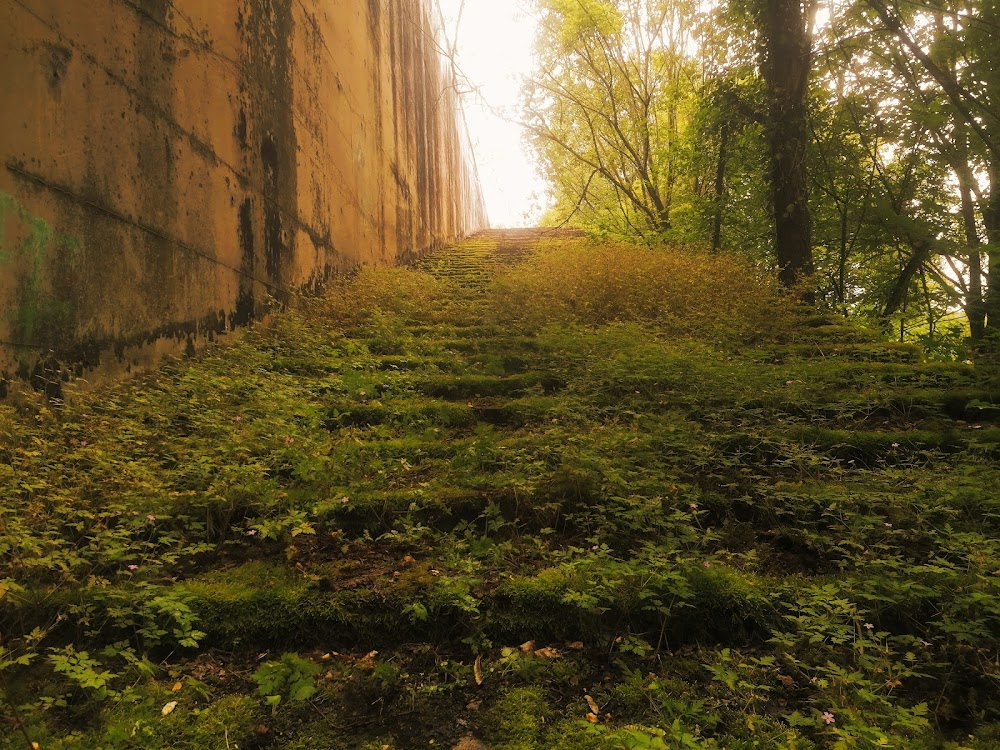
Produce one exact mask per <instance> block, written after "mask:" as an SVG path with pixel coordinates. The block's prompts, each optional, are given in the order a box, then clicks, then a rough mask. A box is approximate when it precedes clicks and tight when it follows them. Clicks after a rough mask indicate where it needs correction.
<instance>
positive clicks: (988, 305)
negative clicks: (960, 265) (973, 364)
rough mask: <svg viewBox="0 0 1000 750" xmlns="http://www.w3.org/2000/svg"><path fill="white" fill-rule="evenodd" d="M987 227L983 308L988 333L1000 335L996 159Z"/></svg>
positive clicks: (999, 169) (999, 215) (986, 212)
mask: <svg viewBox="0 0 1000 750" xmlns="http://www.w3.org/2000/svg"><path fill="white" fill-rule="evenodd" d="M983 223H984V224H985V225H986V239H987V241H988V242H989V250H988V252H987V253H986V257H987V259H988V263H989V266H988V268H987V271H986V281H987V287H986V296H985V299H984V300H983V307H984V308H985V312H986V333H998V334H1000V164H997V161H996V159H994V160H992V161H991V162H990V197H989V200H988V201H987V202H986V209H985V210H984V211H983Z"/></svg>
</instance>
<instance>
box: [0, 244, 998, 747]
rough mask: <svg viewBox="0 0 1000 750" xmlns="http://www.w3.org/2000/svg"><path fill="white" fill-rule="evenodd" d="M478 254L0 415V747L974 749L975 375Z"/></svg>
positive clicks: (373, 278) (384, 278) (810, 320)
mask: <svg viewBox="0 0 1000 750" xmlns="http://www.w3.org/2000/svg"><path fill="white" fill-rule="evenodd" d="M506 241H507V240H505V242H506ZM511 241H513V240H511ZM496 247H497V242H496V238H495V237H491V236H490V235H486V236H484V237H481V238H477V239H473V240H469V241H467V242H466V243H463V244H462V245H460V246H459V247H458V248H455V249H452V250H450V251H447V252H442V253H440V254H436V255H432V256H431V257H429V258H428V259H427V260H425V261H423V262H422V264H421V268H420V270H419V271H411V270H403V269H395V270H392V271H391V272H384V273H383V272H380V271H375V270H369V271H366V272H364V274H362V276H361V277H359V279H358V280H357V281H356V283H357V284H358V285H359V286H358V287H353V286H350V285H348V286H346V287H345V288H344V289H343V290H339V291H335V292H334V293H333V294H332V295H331V297H330V298H329V299H326V300H322V301H311V302H308V303H303V305H302V306H301V307H300V308H297V309H295V310H290V311H288V312H287V313H284V314H282V315H279V316H276V319H275V320H274V321H273V323H272V324H271V325H270V326H268V327H262V328H260V329H258V330H256V331H252V332H249V333H248V334H247V335H245V336H243V337H242V338H241V339H240V340H239V341H237V342H235V343H232V344H230V345H229V346H226V347H220V348H218V349H215V350H213V351H211V352H209V353H208V354H206V355H205V356H203V357H201V358H199V359H196V360H193V361H190V362H185V363H168V364H167V365H166V366H165V367H164V368H163V370H161V371H160V372H159V373H156V374H155V375H149V376H145V377H140V378H137V379H135V380H133V381H131V382H129V383H123V384H119V385H117V386H112V387H107V388H105V389H102V390H100V391H98V392H96V393H93V394H88V395H75V396H74V397H73V398H71V399H69V400H68V402H67V404H66V405H63V406H60V407H58V408H56V407H54V406H51V405H46V404H44V403H43V402H41V401H39V402H36V403H33V404H30V405H29V406H28V407H27V408H24V409H23V410H22V411H15V410H13V409H11V408H7V407H0V489H2V493H3V497H4V501H3V503H2V504H0V603H2V606H0V628H2V630H3V633H4V642H3V644H2V648H3V651H2V652H0V703H3V705H4V709H3V712H4V713H8V714H10V715H11V716H15V715H17V716H20V717H21V718H20V719H18V720H16V722H15V723H12V724H11V726H12V727H13V728H14V729H15V730H16V735H15V736H13V738H10V737H8V736H7V735H6V734H5V735H2V736H0V749H2V750H9V749H10V748H14V747H18V748H20V750H23V749H24V747H26V746H27V744H28V742H29V741H30V742H38V743H39V744H40V745H41V746H42V747H46V748H50V747H55V748H63V747H65V748H69V747H80V748H84V749H85V750H97V748H118V747H121V748H125V747H138V748H161V747H162V748H166V747H178V748H186V747H192V748H193V747H225V744H226V740H227V737H228V739H229V742H230V744H236V743H239V744H240V745H241V746H254V745H255V743H256V744H258V745H260V746H263V745H266V744H273V745H274V746H291V747H316V746H322V747H331V748H340V747H344V748H349V747H373V748H381V747H382V746H384V745H389V746H390V747H399V748H408V747H416V746H421V747H425V746H428V744H429V743H430V741H431V740H433V741H434V742H435V743H437V744H440V745H448V746H451V745H453V744H454V743H455V742H457V741H458V739H459V738H460V737H461V736H462V735H464V734H465V733H467V732H471V733H473V734H475V735H476V736H477V737H479V738H480V739H482V741H484V742H485V743H487V744H488V745H489V746H491V747H499V748H504V747H509V748H518V749H519V750H520V749H521V748H564V749H565V750H570V748H573V749H575V750H578V749H579V748H590V749H593V750H598V749H601V750H604V749H605V748H606V749H608V750H611V749H614V750H621V748H630V747H635V748H657V747H669V748H673V747H709V748H710V747H718V748H734V749H735V748H739V749H741V750H742V749H743V748H750V747H755V746H757V747H781V748H789V749H790V748H799V749H801V748H820V747H838V746H842V747H878V746H880V744H881V746H895V747H906V748H916V749H917V750H924V749H925V748H926V749H927V750H929V749H930V748H938V747H948V746H949V745H948V744H947V743H949V742H951V743H953V745H954V746H955V747H970V748H977V750H978V748H979V747H982V748H986V747H990V746H991V744H990V743H991V742H993V740H992V739H990V738H991V734H990V732H993V733H994V736H995V725H996V724H998V723H1000V702H998V701H997V699H996V697H995V696H996V689H995V688H996V680H997V670H996V668H995V664H996V654H997V650H998V648H1000V646H998V641H997V636H996V634H997V633H998V632H1000V609H998V606H997V604H996V602H997V593H998V581H1000V578H998V576H997V574H996V571H998V570H1000V543H998V541H997V539H1000V528H998V518H1000V506H998V501H997V499H996V497H995V494H996V493H995V492H994V491H993V487H994V486H995V485H996V484H997V482H998V481H1000V476H998V471H997V467H996V456H997V454H998V450H1000V449H998V446H1000V435H998V430H997V428H996V426H995V425H994V422H995V417H996V414H995V413H994V412H996V409H995V408H993V405H994V404H997V403H1000V394H998V393H997V382H996V380H994V379H991V377H992V376H991V375H990V374H989V372H988V371H984V370H983V369H982V368H981V367H976V366H972V365H970V364H964V363H960V362H928V361H924V359H923V356H922V352H921V350H920V349H919V348H918V347H916V346H914V345H912V344H906V345H900V344H886V343H883V342H881V341H880V340H879V336H878V334H877V332H873V331H871V330H867V329H862V328H859V327H856V326H853V325H851V324H849V323H846V322H845V321H843V319H842V318H838V317H835V316H831V317H828V316H823V315H809V316H806V315H802V314H800V313H798V312H796V311H789V310H788V309H787V308H786V306H785V305H784V303H782V302H781V301H780V300H779V299H777V297H776V295H774V294H773V292H772V291H771V290H770V288H769V287H767V286H764V287H756V286H755V284H756V283H757V282H756V281H755V277H754V276H753V275H752V272H751V271H749V270H747V267H746V266H743V265H741V264H739V263H736V262H734V261H731V260H726V259H719V258H707V257H705V256H702V255H698V254H694V255H689V254H685V253H683V252H680V251H678V250H659V249H657V250H653V249H650V250H640V249H636V248H633V247H621V246H614V245H611V246H605V247H595V246H592V245H589V244H586V243H583V242H581V241H580V240H579V239H578V238H573V237H572V236H564V235H561V234H558V233H556V234H552V235H549V236H548V238H547V239H545V240H541V241H532V242H530V243H529V242H527V241H526V242H525V248H524V249H525V251H526V253H527V251H531V252H532V253H536V254H537V255H535V256H532V255H530V254H529V255H527V257H519V256H517V255H516V254H514V253H499V252H497V251H496ZM515 258H516V259H517V262H515ZM741 276H744V277H745V279H742V280H741V278H740V277H741ZM428 279H437V280H441V281H440V284H437V283H434V284H427V283H426V282H427V281H428ZM719 279H723V280H724V283H719V282H718V280H719ZM738 284H743V286H740V287H736V288H741V289H744V290H745V295H744V296H746V299H735V300H733V299H728V298H727V296H726V290H727V288H728V287H729V286H730V285H738ZM754 290H756V291H754ZM383 295H384V298H383ZM366 305H370V307H365V306H366ZM348 313H350V314H348ZM869 626H870V627H869ZM334 649H336V650H334ZM269 654H275V655H277V654H283V655H282V656H280V657H277V656H269ZM585 696H589V698H590V699H591V700H593V701H594V704H595V705H596V706H597V707H598V710H596V711H595V710H594V708H593V707H592V706H591V705H590V703H589V702H588V701H587V699H586V697H585ZM168 707H169V710H167V708H168ZM269 708H270V710H268V709H269ZM279 708H280V710H277V709H279ZM164 711H166V712H164ZM588 715H589V716H588ZM459 721H461V722H464V723H462V724H458V723H457V722H459ZM991 727H992V728H991ZM22 728H23V729H24V731H25V732H27V735H28V737H29V738H30V740H27V741H26V740H25V736H24V734H23V733H22V732H21V731H20V729H22ZM7 734H10V733H7ZM969 734H974V735H976V737H977V739H975V740H971V739H967V737H968V735H969ZM449 743H450V744H449ZM755 743H756V745H755ZM838 743H839V744H838ZM887 743H888V745H887ZM977 743H978V744H977ZM993 744H995V742H993Z"/></svg>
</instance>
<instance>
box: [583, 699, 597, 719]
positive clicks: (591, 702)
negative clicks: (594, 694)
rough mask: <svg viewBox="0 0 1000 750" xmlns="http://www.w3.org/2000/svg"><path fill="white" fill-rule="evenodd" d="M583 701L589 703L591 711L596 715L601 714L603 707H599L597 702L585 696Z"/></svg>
mask: <svg viewBox="0 0 1000 750" xmlns="http://www.w3.org/2000/svg"><path fill="white" fill-rule="evenodd" d="M583 699H584V700H585V701H587V705H588V706H590V710H591V711H593V712H594V714H595V715H596V714H599V713H600V712H601V707H600V706H598V705H597V701H595V700H594V699H593V698H591V697H590V696H589V695H585V696H583Z"/></svg>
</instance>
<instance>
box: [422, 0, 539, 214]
mask: <svg viewBox="0 0 1000 750" xmlns="http://www.w3.org/2000/svg"><path fill="white" fill-rule="evenodd" d="M438 2H439V3H440V5H441V12H442V13H443V15H444V18H445V23H446V26H447V29H448V35H449V37H450V38H454V36H455V24H456V22H457V20H458V11H459V8H460V7H461V5H462V0H438ZM533 40H534V22H533V20H532V18H531V17H530V16H529V15H528V14H527V13H525V12H524V10H523V9H522V0H465V11H464V13H463V14H462V19H461V25H460V26H459V27H458V50H457V54H456V57H457V60H458V65H459V68H460V69H461V72H462V73H463V74H464V75H465V76H466V77H467V78H468V80H469V82H470V83H471V84H472V85H473V86H475V87H477V89H478V93H470V94H468V95H466V96H465V116H466V119H467V120H468V122H469V132H470V133H471V135H472V144H473V147H474V148H475V150H476V160H477V162H478V164H479V176H480V180H481V181H482V184H483V194H484V196H485V198H486V208H487V210H488V212H489V216H490V223H491V224H492V225H493V226H494V227H516V226H534V225H535V224H537V222H538V219H539V218H540V216H541V213H542V211H544V210H545V203H546V200H547V197H546V192H547V186H546V183H545V181H544V180H543V179H542V178H541V177H540V176H539V174H538V173H537V172H536V170H535V168H534V166H533V161H534V160H533V159H532V158H531V157H530V156H529V155H528V153H527V151H526V149H525V147H524V146H523V144H522V133H521V128H520V127H519V126H517V125H515V124H513V123H511V122H507V121H505V120H504V119H503V118H502V117H500V114H507V115H508V116H509V117H511V118H512V119H517V117H518V115H519V106H518V105H519V100H520V77H521V76H523V75H527V74H528V73H529V72H530V71H531V45H532V42H533Z"/></svg>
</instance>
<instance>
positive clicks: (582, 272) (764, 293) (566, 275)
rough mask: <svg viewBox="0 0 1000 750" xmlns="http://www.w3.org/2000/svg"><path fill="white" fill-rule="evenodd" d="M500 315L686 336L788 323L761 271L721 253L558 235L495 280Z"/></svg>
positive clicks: (748, 331)
mask: <svg viewBox="0 0 1000 750" xmlns="http://www.w3.org/2000/svg"><path fill="white" fill-rule="evenodd" d="M491 301H492V306H493V307H494V309H495V311H496V314H497V315H498V317H508V318H509V317H514V318H515V319H520V320H523V321H525V322H529V323H543V322H564V323H565V322H576V323H583V324H585V325H602V324H606V323H611V322H615V321H642V322H653V323H656V324H657V325H659V326H662V327H663V328H665V329H666V331H667V332H669V333H671V334H673V335H677V336H684V337H695V336H697V337H705V336H710V337H722V338H724V339H734V338H735V339H747V338H755V337H759V336H761V335H762V334H764V333H766V332H769V331H775V330H777V329H779V328H781V327H783V326H787V325H788V324H789V323H790V320H789V318H790V315H789V313H790V305H788V304H786V303H785V302H784V301H783V300H782V298H781V296H780V294H779V291H778V289H777V286H776V285H775V283H774V282H773V280H771V279H770V278H769V277H768V276H767V275H766V274H765V273H763V272H762V271H760V270H758V269H756V268H754V267H753V266H751V265H748V264H746V263H744V262H741V261H739V260H736V259H734V258H731V257H727V256H712V255H706V254H701V253H697V252H694V251H688V250H682V249H679V248H672V247H656V248H644V247H635V246H631V245H624V244H618V245H601V246H595V245H591V244H589V243H588V242H587V241H585V240H564V241H561V242H560V243H558V244H556V245H553V246H550V249H547V250H543V251H542V252H539V253H538V254H536V255H535V256H533V257H532V258H530V259H529V260H528V261H527V262H525V263H524V264H522V265H520V266H518V267H516V268H514V269H512V270H511V271H509V272H508V273H507V274H506V275H505V276H502V277H501V278H499V279H498V280H497V282H496V284H495V288H494V293H493V297H492V300H491Z"/></svg>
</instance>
